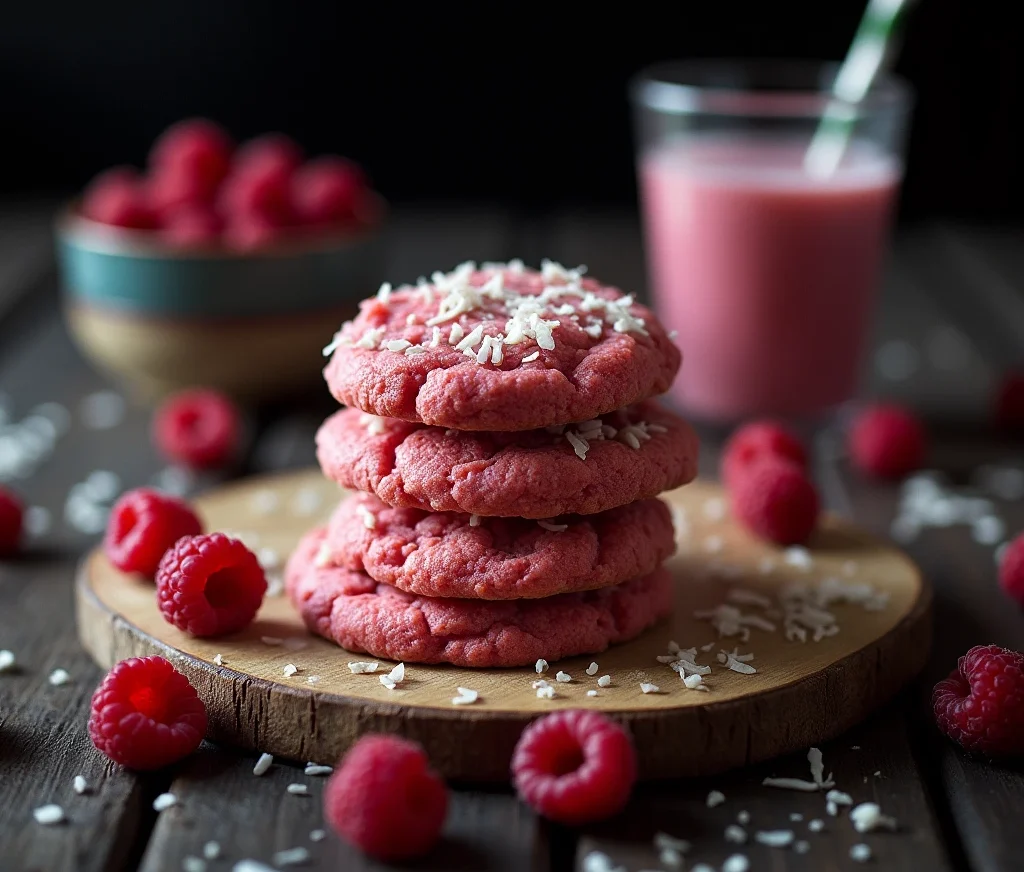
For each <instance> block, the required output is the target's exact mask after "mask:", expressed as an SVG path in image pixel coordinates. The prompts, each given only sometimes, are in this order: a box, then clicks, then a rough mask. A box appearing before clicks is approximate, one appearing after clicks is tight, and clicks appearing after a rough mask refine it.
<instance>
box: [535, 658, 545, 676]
mask: <svg viewBox="0 0 1024 872" xmlns="http://www.w3.org/2000/svg"><path fill="white" fill-rule="evenodd" d="M533 668H534V670H535V671H536V673H537V674H538V675H540V674H541V673H544V672H547V671H548V661H547V660H538V661H537V662H536V663H535V664H534V667H533Z"/></svg>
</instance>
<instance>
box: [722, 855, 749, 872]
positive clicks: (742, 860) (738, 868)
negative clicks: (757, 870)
mask: <svg viewBox="0 0 1024 872" xmlns="http://www.w3.org/2000/svg"><path fill="white" fill-rule="evenodd" d="M748 869H750V860H748V859H747V855H746V854H733V855H732V856H731V857H728V858H727V859H726V861H725V862H724V863H723V864H722V872H747V870H748Z"/></svg>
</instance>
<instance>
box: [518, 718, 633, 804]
mask: <svg viewBox="0 0 1024 872" xmlns="http://www.w3.org/2000/svg"><path fill="white" fill-rule="evenodd" d="M512 780H513V782H514V783H515V787H516V790H517V791H518V792H519V796H520V798H522V799H523V801H524V802H526V803H527V804H528V805H530V806H532V807H533V808H534V809H536V810H537V811H538V812H540V814H542V815H544V817H546V818H550V819H551V820H553V821H558V822H560V823H564V824H583V823H587V822H589V821H597V820H602V819H604V818H606V817H610V816H611V815H613V814H615V813H616V812H618V811H620V810H621V809H622V807H623V806H624V805H625V804H626V801H627V800H628V799H629V793H630V790H632V788H633V783H634V782H635V781H636V752H635V751H634V750H633V743H632V741H631V740H630V738H629V735H628V734H627V733H626V731H625V730H624V729H623V728H622V727H620V726H619V725H618V724H616V723H615V722H614V721H611V720H609V719H608V718H606V717H605V716H604V715H601V714H598V713H597V712H593V711H578V710H575V711H574V710H568V711H561V712H556V713H554V714H551V715H545V716H544V717H542V718H539V719H538V720H536V721H534V722H533V723H532V724H530V725H529V726H528V727H527V728H526V729H525V730H523V734H522V735H521V736H520V737H519V741H518V742H517V743H516V749H515V752H514V753H513V755H512Z"/></svg>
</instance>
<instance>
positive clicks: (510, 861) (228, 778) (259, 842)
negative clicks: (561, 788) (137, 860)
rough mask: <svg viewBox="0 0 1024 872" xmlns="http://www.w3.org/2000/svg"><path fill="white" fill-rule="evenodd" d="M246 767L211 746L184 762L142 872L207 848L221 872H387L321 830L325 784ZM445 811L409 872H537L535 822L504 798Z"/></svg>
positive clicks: (540, 855) (452, 799)
mask: <svg viewBox="0 0 1024 872" xmlns="http://www.w3.org/2000/svg"><path fill="white" fill-rule="evenodd" d="M254 762H255V758H254V757H243V756H240V755H237V754H235V753H233V752H231V751H228V750H222V749H213V748H212V747H211V746H204V749H203V750H202V751H201V752H200V753H198V754H196V755H195V756H193V757H192V758H190V759H189V760H188V761H187V762H186V763H185V764H184V768H183V770H182V772H181V773H180V775H179V776H178V777H177V778H176V779H175V781H174V784H173V785H172V786H171V790H172V792H173V793H174V795H175V796H176V797H177V799H178V804H177V805H176V806H175V807H174V808H171V809H169V810H167V811H164V812H162V813H161V814H160V816H159V819H158V820H157V824H156V828H155V829H154V831H153V837H152V839H151V840H150V842H149V845H148V847H147V849H146V853H145V856H144V857H143V859H142V864H141V867H140V869H141V872H165V870H167V872H169V870H178V869H181V868H182V862H183V861H184V859H185V857H188V856H197V857H201V856H202V851H203V846H204V845H205V844H206V843H207V842H209V841H216V842H217V843H218V844H219V845H220V847H221V858H222V860H221V866H220V867H223V868H230V865H231V864H234V863H236V862H238V861H239V860H243V859H252V860H258V861H260V862H263V863H266V864H268V865H275V861H274V855H275V854H276V853H277V852H278V851H285V850H288V849H292V848H306V849H307V850H308V851H309V853H310V859H309V862H308V864H303V866H302V868H305V869H312V870H317V869H323V870H336V869H346V870H349V869H350V870H353V872H356V870H360V872H362V870H365V872H378V870H382V869H390V868H394V867H392V866H391V865H389V864H384V863H377V862H374V861H372V860H369V859H368V858H366V857H364V856H363V855H362V854H361V853H360V852H359V851H358V850H356V849H354V848H352V847H350V846H349V845H347V844H346V843H345V842H343V841H342V840H341V839H340V838H339V837H338V836H336V835H335V834H334V833H333V832H332V831H331V829H330V827H329V826H327V825H326V824H324V820H323V813H322V807H323V801H322V797H323V791H324V787H325V785H326V783H327V780H326V779H325V778H323V777H313V776H306V775H304V774H303V770H302V768H301V767H298V766H295V765H291V764H287V763H282V762H275V764H274V765H273V766H272V767H271V768H270V770H269V771H268V772H267V773H266V774H265V775H263V776H261V777H256V776H254V775H253V773H252V768H253V764H254ZM289 784H304V785H306V786H307V788H308V790H309V795H308V796H295V795H292V794H289V793H288V792H287V787H288V785H289ZM449 803H450V804H449V809H448V816H447V820H446V823H445V829H444V834H443V837H442V841H441V842H440V844H439V845H438V846H437V848H435V849H434V851H432V852H431V853H430V855H429V856H428V857H425V858H424V859H423V860H422V861H420V862H418V863H417V864H415V867H416V868H422V869H495V870H509V872H512V870H529V869H535V870H543V869H544V868H545V865H546V850H545V848H544V846H543V843H542V842H541V840H540V838H541V837H540V830H539V827H538V824H537V820H536V818H535V817H534V815H533V814H532V813H531V812H530V811H529V810H528V809H526V808H525V807H524V806H522V805H520V804H519V803H518V802H517V801H516V799H515V797H513V796H512V795H511V794H510V793H508V792H507V791H506V792H481V791H470V790H452V791H451V792H450V794H449ZM318 829H323V830H325V837H324V838H323V840H322V841H313V840H312V839H311V838H310V833H311V832H313V831H314V830H318ZM211 867H212V868H220V867H218V866H214V864H211Z"/></svg>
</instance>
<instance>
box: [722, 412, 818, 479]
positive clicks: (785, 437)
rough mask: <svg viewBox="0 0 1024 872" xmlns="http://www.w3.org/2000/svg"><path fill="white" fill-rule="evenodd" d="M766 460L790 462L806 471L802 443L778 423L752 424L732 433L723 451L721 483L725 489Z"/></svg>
mask: <svg viewBox="0 0 1024 872" xmlns="http://www.w3.org/2000/svg"><path fill="white" fill-rule="evenodd" d="M765 458H775V459H779V460H788V461H789V462H790V463H792V464H794V465H796V466H798V467H800V469H806V468H807V452H806V450H805V449H804V446H803V443H801V441H800V440H799V439H798V438H797V437H796V436H794V435H793V434H792V433H791V432H790V431H789V430H787V429H786V428H785V427H783V426H782V425H781V424H779V423H777V422H775V421H752V422H750V423H749V424H744V425H743V426H742V427H740V429H739V430H737V431H736V432H735V433H733V434H732V436H731V437H730V439H729V441H728V442H726V443H725V448H724V450H723V452H722V481H723V482H725V485H726V487H730V488H731V487H733V486H734V485H735V482H736V481H737V480H738V479H740V478H742V477H743V475H745V474H746V471H747V470H748V469H749V468H750V467H751V466H752V465H753V464H755V463H758V462H759V461H761V460H764V459H765Z"/></svg>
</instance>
